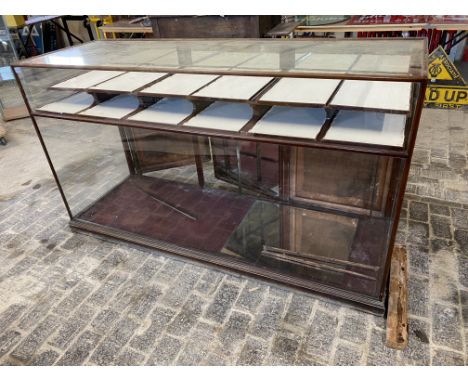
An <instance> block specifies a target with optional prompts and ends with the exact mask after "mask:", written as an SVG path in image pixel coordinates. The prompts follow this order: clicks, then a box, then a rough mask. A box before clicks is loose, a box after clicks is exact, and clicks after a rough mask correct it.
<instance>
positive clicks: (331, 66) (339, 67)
mask: <svg viewBox="0 0 468 382" xmlns="http://www.w3.org/2000/svg"><path fill="white" fill-rule="evenodd" d="M357 57H358V56H357V55H356V54H327V53H316V54H313V53H312V54H310V55H307V56H306V57H304V58H303V59H299V60H298V61H297V63H296V69H304V70H324V71H333V72H335V71H337V72H344V71H347V70H348V69H349V68H350V67H351V65H352V64H353V62H355V61H356V59H357Z"/></svg>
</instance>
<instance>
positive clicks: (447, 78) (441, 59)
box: [428, 45, 466, 85]
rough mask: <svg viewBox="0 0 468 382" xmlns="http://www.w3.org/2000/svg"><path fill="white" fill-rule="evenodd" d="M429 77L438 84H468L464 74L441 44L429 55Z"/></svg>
mask: <svg viewBox="0 0 468 382" xmlns="http://www.w3.org/2000/svg"><path fill="white" fill-rule="evenodd" d="M428 77H429V79H430V80H431V82H436V83H438V84H441V83H442V82H449V83H450V85H466V82H465V80H464V79H463V77H462V75H461V74H460V72H459V71H458V69H457V68H456V66H455V65H454V64H453V63H452V61H450V58H449V57H448V56H447V53H445V50H444V49H443V48H442V47H441V46H440V45H439V46H438V47H437V49H436V50H434V51H433V52H432V53H431V54H430V55H429V68H428Z"/></svg>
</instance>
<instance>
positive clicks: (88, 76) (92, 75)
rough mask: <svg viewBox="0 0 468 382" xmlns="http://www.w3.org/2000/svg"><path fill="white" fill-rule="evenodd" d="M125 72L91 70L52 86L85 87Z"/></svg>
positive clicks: (56, 87)
mask: <svg viewBox="0 0 468 382" xmlns="http://www.w3.org/2000/svg"><path fill="white" fill-rule="evenodd" d="M123 73H125V72H120V71H114V70H91V71H90V72H86V73H84V74H80V75H79V76H76V77H73V78H70V79H69V80H66V81H63V82H60V83H58V84H55V85H53V86H52V88H54V89H87V88H90V87H92V86H95V85H97V84H99V83H101V82H104V81H107V80H110V79H111V78H114V77H117V76H119V75H121V74H123Z"/></svg>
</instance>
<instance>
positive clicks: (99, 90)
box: [13, 39, 427, 313]
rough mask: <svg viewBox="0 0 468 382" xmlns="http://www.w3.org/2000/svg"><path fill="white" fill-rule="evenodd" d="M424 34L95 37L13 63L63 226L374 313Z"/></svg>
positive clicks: (381, 296) (405, 167)
mask: <svg viewBox="0 0 468 382" xmlns="http://www.w3.org/2000/svg"><path fill="white" fill-rule="evenodd" d="M426 47H427V44H425V41H424V40H423V39H376V40H362V39H359V40H353V39H345V40H339V39H336V40H335V39H333V40H331V39H330V40H329V39H318V40H314V39H296V40H260V39H257V40H255V39H246V40H219V39H217V40H143V41H135V40H133V41H128V40H127V41H125V40H113V41H110V40H109V41H96V42H90V43H87V44H83V45H80V46H74V47H70V48H66V49H63V50H59V51H56V52H53V53H49V54H46V55H42V56H37V57H33V58H30V59H27V60H24V61H20V62H19V63H16V64H15V65H13V67H14V73H15V76H16V79H17V81H18V83H19V84H20V87H21V90H22V92H23V96H24V97H25V101H26V103H27V105H28V108H29V112H30V114H31V119H32V121H33V124H34V126H35V129H36V131H37V134H38V136H39V139H40V142H41V144H42V145H43V148H44V151H45V154H46V156H47V159H48V161H49V164H50V166H51V169H52V172H53V175H54V177H55V180H56V181H57V185H58V187H59V190H60V192H61V195H62V197H63V200H64V203H65V206H66V208H67V210H68V213H69V215H70V219H71V222H70V225H71V226H72V227H74V228H77V229H81V230H85V231H90V232H93V233H97V234H101V235H106V236H110V237H113V238H118V239H123V240H127V241H130V242H133V243H137V244H141V245H145V246H149V247H152V248H157V249H161V250H165V251H169V252H172V253H176V254H179V255H183V256H187V257H190V258H192V259H198V260H202V261H205V262H209V263H211V264H215V265H218V266H223V267H227V268H230V269H234V270H236V271H241V272H246V273H249V274H252V275H257V276H261V277H264V278H268V279H271V280H275V281H278V282H282V283H286V284H288V285H293V286H296V287H300V288H303V289H307V290H310V291H314V292H316V293H320V294H324V295H327V296H332V297H334V298H337V299H341V300H343V301H347V302H350V303H353V304H355V305H356V306H357V307H359V308H362V309H366V310H368V311H372V312H374V313H383V312H384V311H385V300H386V294H387V284H388V278H389V267H390V258H391V253H392V250H393V245H394V241H395V236H396V231H397V225H398V220H399V214H400V210H401V205H402V200H403V195H404V191H405V187H406V181H407V177H408V171H409V166H410V161H411V156H412V153H413V148H414V144H415V139H416V134H417V130H418V123H419V118H420V114H421V107H422V102H423V98H424V92H425V87H426V79H427V62H426V60H427V51H426V49H427V48H426ZM26 87H27V89H25V88H26ZM26 94H27V96H26Z"/></svg>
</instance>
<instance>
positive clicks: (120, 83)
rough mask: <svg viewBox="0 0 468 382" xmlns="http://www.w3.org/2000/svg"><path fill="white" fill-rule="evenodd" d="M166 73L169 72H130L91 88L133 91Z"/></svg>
mask: <svg viewBox="0 0 468 382" xmlns="http://www.w3.org/2000/svg"><path fill="white" fill-rule="evenodd" d="M165 75H167V73H149V72H130V73H125V74H122V75H121V76H118V77H114V78H111V79H110V80H107V81H105V82H102V83H101V84H99V85H97V86H93V87H91V89H96V90H110V91H118V92H133V91H135V90H137V89H139V88H141V87H143V86H145V85H147V84H149V83H151V82H153V81H156V80H157V79H159V78H161V77H164V76H165Z"/></svg>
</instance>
